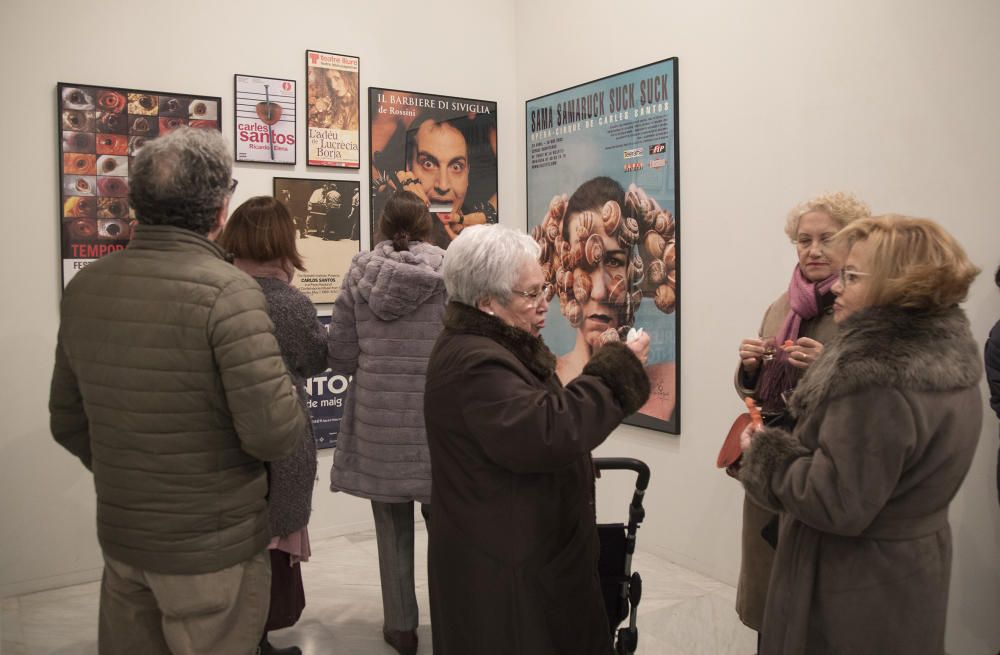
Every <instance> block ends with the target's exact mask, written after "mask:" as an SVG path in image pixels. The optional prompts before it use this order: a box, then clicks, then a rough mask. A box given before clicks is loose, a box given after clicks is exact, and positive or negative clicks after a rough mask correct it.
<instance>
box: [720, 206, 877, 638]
mask: <svg viewBox="0 0 1000 655" xmlns="http://www.w3.org/2000/svg"><path fill="white" fill-rule="evenodd" d="M869 214H870V211H869V210H868V206H867V205H866V204H864V203H863V202H861V201H859V200H857V199H855V198H854V197H853V196H850V195H847V194H844V193H827V194H823V195H820V196H816V197H815V198H812V199H811V200H808V201H806V202H804V203H802V204H800V205H798V206H796V207H795V208H794V209H792V211H791V212H789V214H788V218H787V219H786V221H785V234H787V235H788V238H789V239H791V241H792V243H793V244H795V252H796V254H797V256H798V262H797V263H796V265H795V268H794V269H792V279H791V282H790V283H789V285H788V290H787V291H785V293H783V294H781V295H780V296H779V297H778V299H777V300H775V301H774V302H773V303H771V306H770V307H768V309H767V312H766V313H765V314H764V320H763V322H762V323H761V326H760V332H759V333H758V336H756V337H753V338H750V339H744V340H743V341H742V342H740V365H739V367H738V368H737V370H736V392H737V393H738V394H739V395H740V396H741V397H744V398H745V397H751V398H753V399H754V400H755V401H756V402H757V404H758V405H759V406H760V407H761V408H762V410H763V413H764V418H765V422H766V423H767V424H768V425H773V426H781V427H785V428H788V429H791V427H792V423H793V421H792V420H791V418H790V417H789V416H788V412H787V411H786V408H785V400H784V399H785V398H787V397H788V394H789V393H790V392H791V390H792V389H793V388H794V387H795V384H796V383H797V382H798V380H799V377H800V376H801V374H802V372H803V371H805V370H808V368H809V365H810V364H811V363H812V362H813V361H814V360H815V358H816V356H817V355H819V353H820V352H822V350H823V344H825V343H826V342H827V341H829V340H830V339H831V338H833V336H834V335H835V334H836V333H837V325H836V323H834V321H833V300H834V298H833V292H832V291H831V287H833V283H834V282H835V281H836V278H837V276H836V269H835V267H834V262H833V260H832V259H831V258H830V255H831V253H830V252H829V244H830V240H831V239H832V238H833V235H834V234H836V233H837V232H838V231H839V230H840V229H841V228H843V227H844V226H845V225H847V224H848V223H850V222H852V221H855V220H857V219H859V218H864V217H866V216H868V215H869ZM789 341H792V342H794V345H792V346H790V347H787V348H782V347H781V345H782V344H785V343H787V342H789ZM765 346H767V347H766V350H767V353H765ZM765 359H766V360H767V361H764V360H765ZM776 525H777V516H776V515H775V514H774V512H771V511H769V510H767V509H764V508H763V507H761V506H760V505H758V504H756V503H754V502H753V501H751V500H749V499H744V501H743V532H742V538H741V544H742V559H741V561H740V580H739V585H738V587H737V590H736V612H737V613H738V614H739V616H740V620H741V621H743V623H744V624H746V625H747V626H748V627H750V628H753V629H754V630H757V631H758V632H759V631H760V626H761V623H762V621H763V619H764V603H765V601H766V600H767V581H768V579H769V578H770V577H771V563H772V561H773V560H774V547H773V546H772V545H771V543H768V541H767V540H765V538H764V537H763V536H762V535H761V532H762V531H764V532H765V533H766V534H768V537H769V538H770V539H771V541H773V536H772V535H773V532H774V528H775V527H776Z"/></svg>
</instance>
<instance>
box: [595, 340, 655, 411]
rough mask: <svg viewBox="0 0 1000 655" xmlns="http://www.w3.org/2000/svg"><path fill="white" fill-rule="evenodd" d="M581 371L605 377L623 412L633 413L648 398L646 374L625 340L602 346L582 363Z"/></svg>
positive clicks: (603, 378) (605, 381)
mask: <svg viewBox="0 0 1000 655" xmlns="http://www.w3.org/2000/svg"><path fill="white" fill-rule="evenodd" d="M583 374H584V375H593V376H596V377H599V378H601V379H602V380H604V383H605V384H607V385H608V387H609V388H610V389H611V392H612V393H613V394H614V396H615V399H616V400H617V401H618V404H620V405H621V406H622V410H624V412H625V415H626V416H628V415H631V414H634V413H635V412H636V411H637V410H638V409H639V408H640V407H642V406H643V405H644V404H645V402H646V400H647V399H648V398H649V376H648V375H646V370H645V369H644V368H643V367H642V363H641V362H640V361H639V359H638V358H637V357H636V356H635V355H633V354H632V351H631V350H629V349H628V347H627V346H625V344H622V343H609V344H606V345H605V346H603V347H602V348H601V349H600V350H598V351H597V353H595V354H594V356H593V357H591V358H590V361H589V362H587V365H586V366H584V367H583Z"/></svg>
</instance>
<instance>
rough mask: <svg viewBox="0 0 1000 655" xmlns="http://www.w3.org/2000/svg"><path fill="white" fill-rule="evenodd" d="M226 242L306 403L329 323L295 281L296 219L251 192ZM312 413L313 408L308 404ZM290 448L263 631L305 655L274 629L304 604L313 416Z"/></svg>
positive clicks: (274, 518)
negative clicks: (258, 295) (254, 288)
mask: <svg viewBox="0 0 1000 655" xmlns="http://www.w3.org/2000/svg"><path fill="white" fill-rule="evenodd" d="M218 243H219V245H220V246H222V248H224V249H225V250H226V251H228V252H230V253H232V255H233V256H234V257H235V261H234V262H233V263H234V264H235V265H236V267H237V268H239V269H240V270H242V271H243V272H245V273H247V274H248V275H251V276H252V277H253V278H254V279H255V280H256V281H257V283H258V284H259V285H260V288H261V290H262V291H263V292H264V298H265V299H266V300H267V314H268V316H269V317H270V319H271V322H272V323H274V336H275V338H276V339H277V340H278V346H279V347H280V348H281V356H282V358H283V359H284V360H285V365H286V366H287V367H288V372H289V374H290V375H291V378H292V382H293V383H294V384H295V389H296V391H297V392H298V394H299V400H300V402H301V403H302V405H303V407H306V408H307V400H308V397H307V395H306V392H305V380H306V378H308V377H311V376H313V375H317V374H319V373H322V372H323V371H324V370H325V368H326V329H325V328H324V327H323V324H322V323H320V322H319V319H317V318H316V308H315V307H313V304H312V302H311V301H310V300H309V298H307V297H306V296H305V294H303V293H302V292H301V291H299V290H298V289H296V288H295V287H293V286H292V285H291V282H292V278H293V277H294V275H295V270H296V269H298V270H300V271H301V270H305V269H304V267H303V264H302V258H301V256H300V255H299V252H298V249H297V247H296V245H295V223H294V222H293V221H292V217H291V216H290V215H289V213H288V210H287V209H286V208H285V206H284V205H282V204H281V203H280V202H278V201H277V200H275V199H274V198H272V197H270V196H257V197H254V198H250V199H249V200H247V201H246V202H244V203H243V204H242V205H240V206H239V207H238V208H237V209H236V211H234V212H233V215H232V217H231V218H230V219H229V220H228V221H227V222H226V228H225V230H224V231H223V233H222V235H221V236H220V237H219V241H218ZM306 414H308V408H307V409H306ZM306 425H307V428H306V431H305V432H304V433H303V434H302V438H301V439H300V441H299V445H298V446H297V447H296V449H295V451H294V452H292V454H291V455H289V456H288V457H286V458H285V459H283V460H279V461H276V462H271V463H270V464H269V465H268V469H267V473H268V476H267V477H268V498H267V506H268V517H269V518H268V520H269V524H270V528H271V544H270V545H269V546H268V550H269V551H270V553H271V609H270V612H269V614H268V617H267V624H266V626H265V628H264V635H263V636H262V637H261V641H260V648H259V650H258V653H259V654H260V655H300V654H301V652H302V651H301V650H299V648H298V647H296V646H290V647H288V648H275V647H274V646H272V645H271V644H270V643H269V642H268V639H267V633H268V631H270V630H278V629H280V628H287V627H290V626H292V625H294V624H295V623H296V622H297V621H298V620H299V616H300V615H301V614H302V610H303V608H305V604H306V599H305V590H304V588H303V586H302V571H301V566H300V565H299V562H304V561H306V560H308V559H309V535H308V533H307V531H306V525H307V524H308V523H309V513H310V511H311V509H312V491H313V484H314V483H315V481H316V441H315V438H314V437H313V431H312V423H307V424H306Z"/></svg>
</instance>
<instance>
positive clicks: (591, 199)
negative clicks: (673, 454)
mask: <svg viewBox="0 0 1000 655" xmlns="http://www.w3.org/2000/svg"><path fill="white" fill-rule="evenodd" d="M525 147H526V158H527V161H526V162H525V164H526V166H525V169H526V171H527V200H528V229H529V231H531V233H532V236H534V238H535V240H536V241H537V242H538V244H539V245H540V246H541V248H542V254H541V263H542V269H543V272H544V273H545V275H546V277H547V279H548V281H549V282H550V283H551V284H552V287H551V292H550V293H551V294H552V295H551V296H550V297H551V298H552V308H553V309H554V310H556V311H550V312H549V315H548V323H547V325H546V326H545V328H544V329H543V331H542V334H543V335H544V336H545V341H546V343H547V344H548V345H549V347H550V348H551V349H552V351H553V352H554V353H555V354H556V355H557V357H558V360H557V368H556V371H557V373H558V374H559V377H560V379H562V380H563V382H567V381H569V380H571V379H573V378H575V377H576V376H577V375H579V374H580V372H581V371H582V370H583V367H584V366H585V365H586V363H587V361H588V360H589V359H590V356H591V354H592V353H593V352H594V350H595V349H596V348H599V347H600V345H601V344H602V343H604V342H605V341H607V340H608V339H611V340H618V339H620V340H626V339H627V338H628V336H629V333H630V330H631V329H633V328H635V329H636V330H639V329H642V330H643V331H644V332H646V333H647V334H649V336H650V350H649V359H648V363H647V366H646V372H647V374H648V376H649V381H650V388H651V391H652V394H651V396H650V399H649V401H648V402H647V403H646V404H645V405H644V406H643V407H642V408H640V409H639V411H638V412H637V413H636V414H633V415H632V416H631V417H629V418H627V419H626V420H625V422H626V423H629V424H632V425H638V426H641V427H646V428H651V429H654V430H659V431H662V432H669V433H673V434H680V385H679V380H680V359H679V355H680V321H679V320H678V318H679V316H678V313H679V307H680V277H679V275H680V257H679V255H680V248H679V246H680V239H679V236H680V231H679V228H680V177H679V169H678V153H679V148H678V142H677V59H676V58H673V59H665V60H663V61H659V62H656V63H653V64H649V65H647V66H641V67H639V68H635V69H632V70H629V71H625V72H623V73H617V74H615V75H609V76H608V77H604V78H601V79H599V80H595V81H593V82H587V83H585V84H579V85H577V86H574V87H571V88H569V89H565V90H563V91H557V92H555V93H550V94H548V95H545V96H541V97H538V98H534V99H532V100H528V101H527V102H526V103H525Z"/></svg>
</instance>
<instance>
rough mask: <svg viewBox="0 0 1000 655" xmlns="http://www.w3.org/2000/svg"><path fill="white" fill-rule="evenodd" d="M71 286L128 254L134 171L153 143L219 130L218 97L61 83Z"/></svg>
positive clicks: (65, 247)
mask: <svg viewBox="0 0 1000 655" xmlns="http://www.w3.org/2000/svg"><path fill="white" fill-rule="evenodd" d="M56 97H57V111H56V115H57V116H58V117H59V126H58V130H59V137H60V138H59V160H58V161H59V200H60V202H59V221H60V224H61V227H62V229H61V242H62V265H63V266H62V279H63V286H65V285H67V284H69V281H70V280H71V279H73V276H74V275H75V274H76V273H77V271H80V270H82V269H83V268H84V267H86V266H87V265H88V264H90V263H91V262H93V261H95V260H96V259H98V258H100V257H103V256H104V255H106V254H108V253H111V252H114V251H116V250H122V249H123V248H125V246H126V245H128V242H129V238H130V237H131V234H132V226H133V223H134V219H135V216H134V213H133V212H132V209H131V207H130V206H129V202H128V187H129V177H128V172H129V166H130V164H131V162H132V158H133V157H135V155H136V153H137V152H138V151H139V149H140V148H142V146H143V145H144V144H145V143H146V142H147V141H149V140H151V139H155V138H156V137H157V136H160V135H163V134H167V133H168V132H170V131H172V130H175V129H177V128H179V127H183V126H189V127H195V128H204V129H212V130H218V129H219V112H220V111H221V110H222V100H221V99H220V98H218V97H214V96H197V95H190V94H179V93H165V92H162V91H140V90H136V89H121V88H117V87H110V86H100V85H96V84H70V83H66V82H59V83H58V84H57V85H56Z"/></svg>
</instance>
